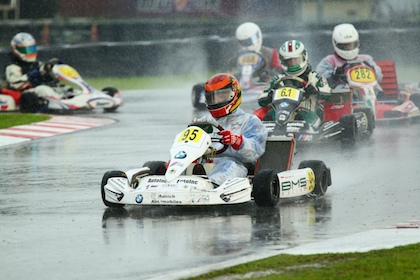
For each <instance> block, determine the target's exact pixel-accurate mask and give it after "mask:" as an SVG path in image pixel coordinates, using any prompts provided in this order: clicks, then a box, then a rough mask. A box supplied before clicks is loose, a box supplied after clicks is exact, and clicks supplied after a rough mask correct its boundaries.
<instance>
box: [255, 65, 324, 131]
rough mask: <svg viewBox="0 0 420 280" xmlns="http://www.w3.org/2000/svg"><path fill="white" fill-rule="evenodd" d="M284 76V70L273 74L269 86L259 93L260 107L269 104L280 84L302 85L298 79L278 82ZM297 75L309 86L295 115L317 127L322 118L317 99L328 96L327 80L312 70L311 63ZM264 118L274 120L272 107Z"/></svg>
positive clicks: (299, 86)
mask: <svg viewBox="0 0 420 280" xmlns="http://www.w3.org/2000/svg"><path fill="white" fill-rule="evenodd" d="M284 76H287V75H286V73H284V72H282V74H280V75H277V76H274V77H273V79H272V81H271V82H270V87H269V88H268V89H266V90H264V91H263V92H262V93H261V95H260V96H259V98H258V104H259V105H260V106H261V107H265V106H268V105H270V104H271V102H272V100H273V92H274V90H275V89H277V88H279V87H280V86H282V85H287V83H291V85H292V86H295V87H298V88H302V87H303V85H302V84H301V83H300V82H298V81H284V82H281V84H280V79H281V78H282V77H284ZM298 77H299V78H301V79H303V80H305V81H307V82H308V84H309V85H311V86H308V87H306V88H305V98H304V100H303V101H302V102H301V103H300V106H299V109H298V111H297V115H299V116H301V117H302V118H303V119H304V120H305V121H306V122H307V123H308V124H310V125H312V126H315V127H317V126H319V125H320V124H321V122H322V121H321V120H322V119H323V106H322V105H321V104H320V102H319V101H320V100H326V99H328V98H329V97H330V95H331V88H330V86H329V85H328V81H327V80H326V79H325V78H324V77H322V76H321V75H320V74H318V73H317V72H316V71H313V70H312V67H311V65H309V64H308V66H307V68H306V70H305V72H303V73H302V74H301V75H300V76H298ZM283 83H285V84H283ZM266 119H268V120H275V112H274V110H273V109H271V110H270V111H268V113H267V117H266Z"/></svg>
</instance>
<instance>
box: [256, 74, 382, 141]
mask: <svg viewBox="0 0 420 280" xmlns="http://www.w3.org/2000/svg"><path fill="white" fill-rule="evenodd" d="M290 82H292V83H293V84H300V85H302V86H301V87H296V86H293V85H291V83H290ZM280 84H282V86H280V87H279V88H278V89H277V90H275V91H274V93H273V101H272V103H271V105H269V106H266V107H262V108H259V109H257V110H255V111H254V114H255V115H257V116H258V117H259V118H260V119H261V120H265V121H271V122H269V123H271V124H270V125H269V124H267V125H269V126H270V129H271V130H272V131H274V132H275V134H276V135H294V136H295V137H296V139H297V141H300V142H311V143H319V142H325V141H330V140H338V141H340V142H341V143H343V144H346V145H347V144H350V145H353V144H355V143H356V141H357V140H359V139H365V138H368V137H370V135H371V134H372V133H373V130H374V128H375V118H374V115H373V111H372V110H371V109H369V108H353V106H352V96H351V93H350V91H349V90H344V91H342V90H334V91H333V92H332V93H331V97H330V98H329V99H328V100H327V101H324V102H322V103H320V104H319V106H321V107H323V119H322V122H321V124H316V125H312V124H309V123H307V122H306V121H305V120H303V119H302V117H301V116H300V115H299V114H298V113H297V112H298V110H306V109H304V108H301V107H300V105H301V102H302V100H304V98H305V89H306V88H307V87H308V86H310V85H308V83H307V82H306V81H305V80H303V79H301V78H299V77H291V76H284V77H283V78H282V79H281V80H280ZM270 109H273V110H274V112H275V116H276V117H275V118H276V119H275V120H270V118H269V116H268V115H267V113H268V111H269V110H270Z"/></svg>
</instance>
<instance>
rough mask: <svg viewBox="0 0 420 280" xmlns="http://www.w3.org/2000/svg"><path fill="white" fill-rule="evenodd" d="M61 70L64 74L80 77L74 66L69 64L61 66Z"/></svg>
mask: <svg viewBox="0 0 420 280" xmlns="http://www.w3.org/2000/svg"><path fill="white" fill-rule="evenodd" d="M59 69H60V72H61V73H63V75H64V76H66V77H70V78H78V77H80V75H79V73H78V72H77V71H76V69H74V68H73V67H71V66H69V65H63V66H60V68H59Z"/></svg>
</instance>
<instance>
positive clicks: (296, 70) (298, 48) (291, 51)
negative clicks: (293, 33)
mask: <svg viewBox="0 0 420 280" xmlns="http://www.w3.org/2000/svg"><path fill="white" fill-rule="evenodd" d="M279 58H280V64H281V67H282V68H283V71H284V72H285V73H286V74H287V75H289V76H295V77H296V76H299V75H302V73H303V72H305V70H306V68H308V52H307V51H306V49H305V45H304V44H303V43H302V42H300V41H297V40H290V41H286V42H284V44H283V45H281V47H280V49H279Z"/></svg>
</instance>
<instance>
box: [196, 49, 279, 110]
mask: <svg viewBox="0 0 420 280" xmlns="http://www.w3.org/2000/svg"><path fill="white" fill-rule="evenodd" d="M265 63H266V62H265V60H264V58H263V57H262V55H261V54H259V53H256V52H250V51H246V52H242V53H240V54H239V55H238V56H237V57H236V63H235V65H236V69H237V73H233V74H234V75H235V77H236V78H237V79H238V80H239V84H240V85H241V90H242V102H243V103H254V104H257V100H258V96H259V95H260V94H261V92H262V91H263V90H264V89H265V88H266V87H267V86H268V83H267V82H266V81H261V79H262V78H263V79H265V78H271V77H269V76H268V75H270V74H269V73H263V71H264V70H263V69H264V66H265ZM204 86H205V83H199V84H196V85H194V86H193V88H192V92H191V102H192V105H193V107H194V108H196V109H198V110H206V100H205V97H204Z"/></svg>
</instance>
